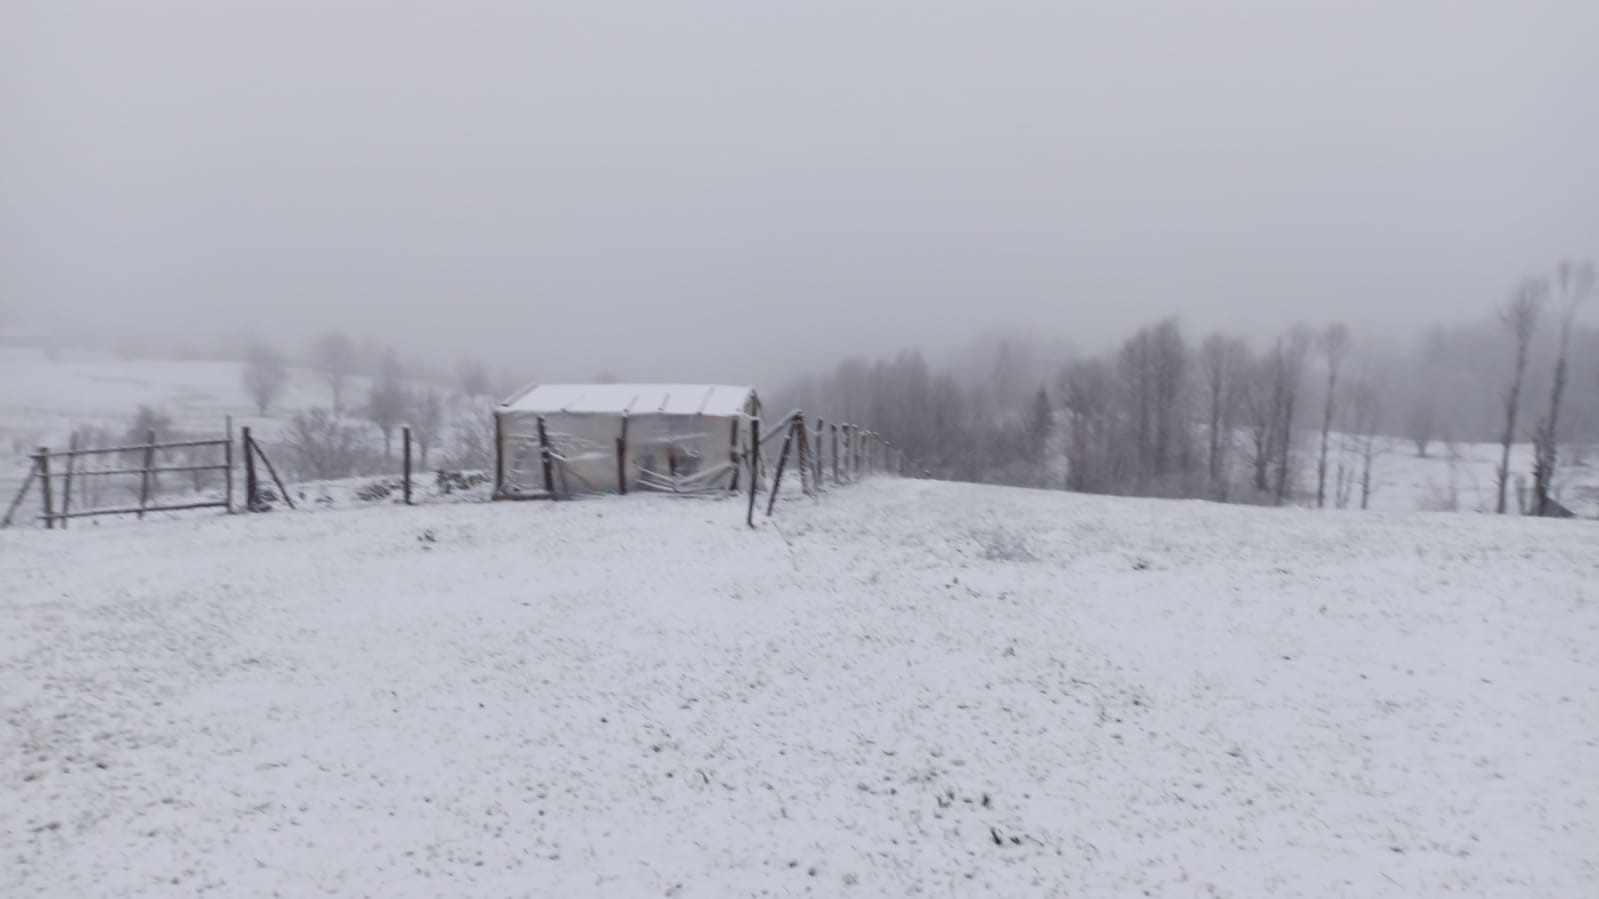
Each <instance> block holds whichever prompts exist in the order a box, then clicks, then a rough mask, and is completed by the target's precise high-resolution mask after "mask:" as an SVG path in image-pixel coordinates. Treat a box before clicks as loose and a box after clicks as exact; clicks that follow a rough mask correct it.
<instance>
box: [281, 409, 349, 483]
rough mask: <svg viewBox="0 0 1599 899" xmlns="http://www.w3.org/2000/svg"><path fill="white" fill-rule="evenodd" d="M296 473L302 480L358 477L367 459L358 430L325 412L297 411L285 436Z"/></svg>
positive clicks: (313, 410) (284, 439)
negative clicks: (357, 474) (356, 475)
mask: <svg viewBox="0 0 1599 899" xmlns="http://www.w3.org/2000/svg"><path fill="white" fill-rule="evenodd" d="M283 442H284V445H285V446H287V447H288V450H289V454H290V458H291V459H292V460H293V464H294V470H295V471H296V472H297V473H298V474H299V475H300V477H302V478H307V479H312V480H333V479H337V478H346V477H349V476H351V475H353V474H356V473H357V472H358V471H359V470H360V468H361V467H362V462H363V460H364V459H366V457H367V452H366V446H365V443H364V442H363V441H362V439H361V432H360V430H359V429H358V428H356V427H354V426H352V425H349V424H346V423H345V422H344V421H341V420H340V419H339V418H338V417H337V416H335V415H331V414H329V413H328V410H326V409H312V410H310V411H308V412H298V413H296V414H295V415H294V417H293V418H292V419H290V421H289V427H288V430H287V431H286V432H285V434H284V435H283Z"/></svg>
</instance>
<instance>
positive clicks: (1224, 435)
mask: <svg viewBox="0 0 1599 899" xmlns="http://www.w3.org/2000/svg"><path fill="white" fill-rule="evenodd" d="M1199 360H1200V374H1201V376H1202V377H1203V379H1204V392H1205V406H1206V416H1205V425H1206V427H1205V436H1206V440H1207V443H1208V444H1209V448H1208V452H1207V453H1206V457H1205V473H1206V477H1207V478H1208V479H1209V481H1210V487H1211V491H1212V492H1213V494H1214V495H1215V496H1216V497H1217V498H1219V499H1225V498H1226V495H1227V483H1226V481H1225V479H1224V474H1225V472H1226V466H1227V451H1228V450H1229V449H1230V448H1231V446H1232V433H1233V427H1234V424H1235V421H1234V419H1235V417H1236V415H1237V411H1238V406H1239V400H1240V398H1241V394H1242V393H1243V384H1242V382H1243V381H1244V379H1245V378H1246V377H1247V372H1248V366H1249V344H1247V343H1245V342H1244V341H1243V340H1240V339H1239V338H1236V337H1227V336H1225V335H1222V334H1212V335H1211V336H1209V337H1207V338H1205V342H1204V343H1203V344H1201V345H1200V348H1199Z"/></svg>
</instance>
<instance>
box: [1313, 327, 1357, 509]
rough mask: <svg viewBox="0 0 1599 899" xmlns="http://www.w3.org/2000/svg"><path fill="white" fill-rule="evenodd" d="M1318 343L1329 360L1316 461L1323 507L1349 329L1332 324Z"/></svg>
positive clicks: (1319, 505) (1318, 500)
mask: <svg viewBox="0 0 1599 899" xmlns="http://www.w3.org/2000/svg"><path fill="white" fill-rule="evenodd" d="M1318 343H1319V344H1320V349H1321V352H1322V356H1323V357H1324V358H1325V359H1326V362H1327V396H1326V399H1325V400H1324V401H1323V403H1322V411H1321V455H1320V457H1319V458H1318V459H1317V461H1316V507H1317V508H1323V507H1325V506H1326V505H1327V438H1328V435H1329V434H1331V433H1332V424H1333V411H1334V409H1335V407H1336V404H1337V397H1338V372H1339V370H1340V369H1341V368H1343V364H1344V357H1345V356H1347V355H1348V354H1349V329H1348V328H1346V327H1344V326H1343V325H1341V324H1339V325H1332V326H1331V327H1329V328H1327V330H1325V331H1323V332H1322V333H1321V339H1320V340H1319V341H1318Z"/></svg>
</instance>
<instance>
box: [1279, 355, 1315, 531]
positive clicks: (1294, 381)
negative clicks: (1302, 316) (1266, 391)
mask: <svg viewBox="0 0 1599 899" xmlns="http://www.w3.org/2000/svg"><path fill="white" fill-rule="evenodd" d="M1309 352H1310V330H1309V329H1308V328H1305V327H1302V326H1301V327H1296V328H1294V329H1293V330H1292V331H1290V332H1289V333H1288V337H1287V338H1285V339H1284V340H1280V341H1278V343H1277V352H1276V354H1275V355H1274V357H1273V359H1274V365H1273V367H1272V401H1273V407H1274V408H1275V410H1276V417H1277V422H1276V426H1277V427H1276V430H1277V442H1276V450H1277V481H1276V486H1275V488H1274V492H1275V494H1276V496H1277V502H1279V503H1282V502H1286V501H1287V499H1288V487H1289V473H1290V464H1289V460H1290V458H1291V457H1292V455H1293V451H1294V410H1295V408H1296V407H1297V406H1298V403H1299V390H1300V384H1301V383H1302V382H1303V380H1304V377H1305V357H1306V355H1307V354H1308V353H1309Z"/></svg>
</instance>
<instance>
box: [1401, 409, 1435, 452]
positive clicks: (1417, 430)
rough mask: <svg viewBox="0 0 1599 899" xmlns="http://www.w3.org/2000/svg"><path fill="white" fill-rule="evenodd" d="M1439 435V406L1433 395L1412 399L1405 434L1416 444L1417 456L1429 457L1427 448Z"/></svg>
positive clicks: (1406, 416) (1406, 419)
mask: <svg viewBox="0 0 1599 899" xmlns="http://www.w3.org/2000/svg"><path fill="white" fill-rule="evenodd" d="M1437 435H1438V406H1437V404H1436V403H1434V402H1433V399H1432V397H1431V396H1426V395H1422V396H1417V397H1416V398H1414V399H1412V400H1411V401H1410V408H1409V410H1408V411H1407V413H1406V415H1405V436H1406V437H1409V438H1410V442H1411V443H1413V444H1415V445H1416V458H1418V459H1425V458H1427V448H1428V447H1429V446H1431V445H1432V442H1433V440H1435V439H1437Z"/></svg>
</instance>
